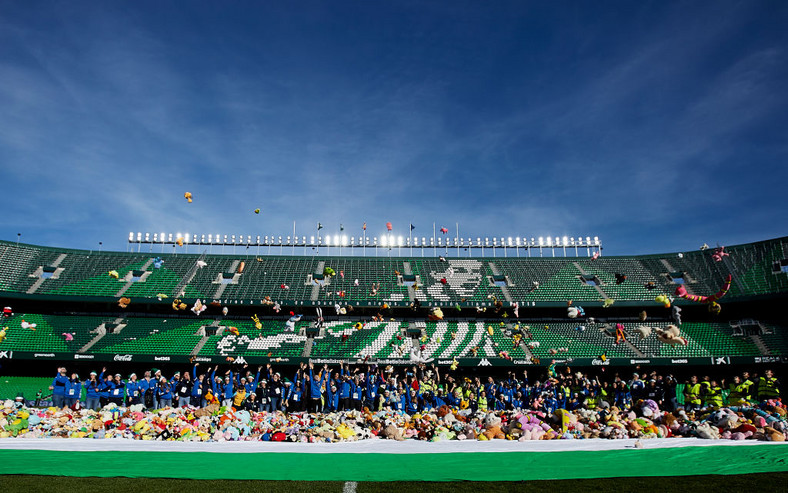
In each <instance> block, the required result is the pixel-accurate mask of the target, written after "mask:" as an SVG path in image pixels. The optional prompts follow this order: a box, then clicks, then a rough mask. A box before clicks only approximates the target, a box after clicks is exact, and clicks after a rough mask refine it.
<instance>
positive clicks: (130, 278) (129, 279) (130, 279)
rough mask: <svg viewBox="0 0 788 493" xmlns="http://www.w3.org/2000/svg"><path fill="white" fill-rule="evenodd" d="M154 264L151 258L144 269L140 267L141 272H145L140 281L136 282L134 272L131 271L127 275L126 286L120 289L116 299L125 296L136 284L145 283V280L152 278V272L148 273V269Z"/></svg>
mask: <svg viewBox="0 0 788 493" xmlns="http://www.w3.org/2000/svg"><path fill="white" fill-rule="evenodd" d="M152 263H153V259H152V258H151V259H148V261H147V262H145V263H144V264H142V267H140V270H144V271H145V272H143V273H142V275H141V276H140V278H139V279H138V280H136V281H135V280H134V272H133V271H129V272H128V273H126V277H125V278H124V279H125V281H126V284H124V285H123V287H122V288H120V289H119V290H118V292H117V293H115V297H116V298H120V297H121V296H123V294H124V293H126V291H128V289H129V288H130V287H132V286H133V285H134V283H135V282H145V279H147V278H148V276H150V272H149V271H148V267H150V264H152Z"/></svg>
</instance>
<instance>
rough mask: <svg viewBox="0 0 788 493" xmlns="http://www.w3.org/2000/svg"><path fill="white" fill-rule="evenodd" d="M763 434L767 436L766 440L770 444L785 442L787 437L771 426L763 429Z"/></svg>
mask: <svg viewBox="0 0 788 493" xmlns="http://www.w3.org/2000/svg"><path fill="white" fill-rule="evenodd" d="M763 433H764V435H766V439H767V440H769V441H770V442H784V441H785V435H784V434H783V433H780V432H779V431H777V430H775V429H774V428H772V427H771V426H766V427H764V428H763Z"/></svg>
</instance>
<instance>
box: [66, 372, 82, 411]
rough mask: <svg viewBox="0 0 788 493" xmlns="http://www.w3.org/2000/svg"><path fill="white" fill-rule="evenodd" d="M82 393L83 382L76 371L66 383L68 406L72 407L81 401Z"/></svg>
mask: <svg viewBox="0 0 788 493" xmlns="http://www.w3.org/2000/svg"><path fill="white" fill-rule="evenodd" d="M81 395H82V382H80V381H79V375H77V374H76V373H72V374H71V378H70V379H69V381H68V385H66V406H67V407H72V406H74V404H76V403H77V402H78V401H79V398H80V396H81Z"/></svg>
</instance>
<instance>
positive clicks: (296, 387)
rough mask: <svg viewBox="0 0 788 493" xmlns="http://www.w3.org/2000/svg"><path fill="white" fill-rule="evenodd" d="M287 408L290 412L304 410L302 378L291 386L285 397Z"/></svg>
mask: <svg viewBox="0 0 788 493" xmlns="http://www.w3.org/2000/svg"><path fill="white" fill-rule="evenodd" d="M285 408H286V409H287V412H288V413H297V412H301V411H303V410H304V391H303V387H301V380H297V381H296V382H295V383H294V384H292V385H291V386H290V390H289V391H288V392H287V398H286V399H285Z"/></svg>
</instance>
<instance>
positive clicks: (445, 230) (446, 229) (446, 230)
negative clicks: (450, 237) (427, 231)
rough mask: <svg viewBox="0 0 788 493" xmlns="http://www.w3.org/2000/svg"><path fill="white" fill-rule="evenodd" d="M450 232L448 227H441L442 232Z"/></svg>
mask: <svg viewBox="0 0 788 493" xmlns="http://www.w3.org/2000/svg"><path fill="white" fill-rule="evenodd" d="M448 232H449V230H448V228H441V233H443V234H446V233H448Z"/></svg>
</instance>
